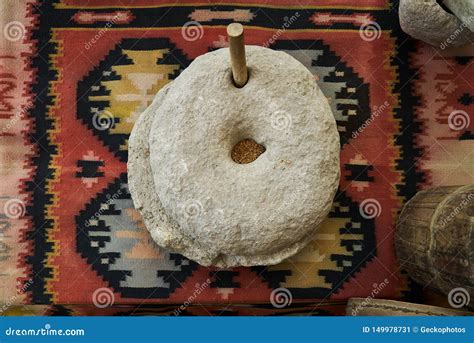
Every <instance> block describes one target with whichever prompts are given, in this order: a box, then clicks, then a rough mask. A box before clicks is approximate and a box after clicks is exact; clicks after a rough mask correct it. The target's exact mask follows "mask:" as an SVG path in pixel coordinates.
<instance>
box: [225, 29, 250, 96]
mask: <svg viewBox="0 0 474 343" xmlns="http://www.w3.org/2000/svg"><path fill="white" fill-rule="evenodd" d="M227 36H228V37H229V50H230V62H231V65H232V77H233V79H234V83H235V85H236V86H237V87H239V88H240V87H243V86H245V84H246V83H247V80H248V71H247V61H246V59H245V44H244V27H243V26H242V24H239V23H232V24H230V25H229V26H227Z"/></svg>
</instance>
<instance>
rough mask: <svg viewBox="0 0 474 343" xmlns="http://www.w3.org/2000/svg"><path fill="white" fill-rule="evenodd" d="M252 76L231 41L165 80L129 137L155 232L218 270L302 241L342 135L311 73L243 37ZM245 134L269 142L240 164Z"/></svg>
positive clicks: (282, 252) (321, 204)
mask: <svg viewBox="0 0 474 343" xmlns="http://www.w3.org/2000/svg"><path fill="white" fill-rule="evenodd" d="M246 54H247V65H248V67H249V72H250V73H249V80H248V82H247V84H246V85H245V86H244V87H243V88H237V87H235V86H234V85H233V83H232V80H231V71H230V65H229V51H228V49H220V50H217V51H214V52H211V53H208V54H205V55H203V56H201V57H199V58H197V59H196V60H195V61H194V62H193V63H192V64H191V65H190V66H189V67H188V68H187V69H186V70H184V71H183V72H182V73H181V75H180V76H179V77H178V78H177V79H176V80H174V81H173V82H172V83H171V84H168V85H167V86H166V87H164V88H163V89H162V90H161V91H160V92H159V93H158V94H157V96H156V98H155V100H154V101H153V103H152V105H151V106H150V107H149V108H148V109H147V110H146V111H145V112H144V113H143V114H142V115H141V116H140V118H139V120H138V121H137V123H136V124H135V127H134V129H133V132H132V134H131V136H130V140H129V162H128V171H129V185H130V191H131V194H132V198H133V201H134V204H135V207H136V208H137V209H138V210H139V211H140V212H141V213H142V215H143V218H144V221H145V224H146V226H147V228H148V230H149V231H150V232H151V235H152V237H153V239H154V240H155V241H156V242H157V243H158V244H159V245H160V246H163V247H166V248H169V249H170V250H173V251H175V252H178V253H181V254H183V255H184V256H186V257H188V258H190V259H192V260H194V261H197V262H198V263H200V264H202V265H216V266H220V267H233V266H239V265H244V266H251V265H267V264H276V263H278V262H280V261H281V260H283V259H285V258H287V257H289V256H291V255H293V254H295V253H296V252H298V251H299V250H301V249H302V248H303V247H304V246H305V245H306V244H307V243H308V242H309V241H310V240H311V239H312V238H313V235H314V233H315V232H316V231H317V229H318V226H319V225H320V223H321V222H322V221H323V220H324V218H325V217H326V216H327V214H328V212H329V210H330V208H331V205H332V201H333V197H334V194H335V192H336V190H337V187H338V182H339V135H338V132H337V129H336V123H335V120H334V117H333V115H332V112H331V110H330V107H329V104H328V102H327V100H326V98H325V97H324V95H323V94H322V92H321V90H320V89H319V87H318V86H317V85H316V83H315V82H314V78H313V76H312V74H311V73H310V72H309V71H308V70H307V69H306V68H305V67H304V66H303V65H302V64H301V63H300V62H298V61H297V60H295V59H294V58H293V57H291V56H290V55H288V54H286V53H283V52H277V51H272V50H270V49H266V48H261V47H256V46H247V47H246ZM246 138H250V139H253V140H255V142H257V143H258V144H261V145H263V146H264V147H265V151H264V152H263V153H262V154H261V155H260V156H258V158H257V159H256V160H255V161H253V162H251V163H248V164H238V163H236V162H234V161H233V160H232V158H231V151H232V149H233V147H234V146H235V144H237V143H238V142H239V141H241V140H243V139H246Z"/></svg>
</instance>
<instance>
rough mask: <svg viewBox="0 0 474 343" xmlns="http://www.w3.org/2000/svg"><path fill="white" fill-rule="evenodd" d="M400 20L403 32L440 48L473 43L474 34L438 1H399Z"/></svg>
mask: <svg viewBox="0 0 474 343" xmlns="http://www.w3.org/2000/svg"><path fill="white" fill-rule="evenodd" d="M399 16H400V25H401V27H402V29H403V31H405V32H406V33H407V34H409V35H410V36H412V37H413V38H416V39H420V40H422V41H424V42H426V43H428V44H431V45H433V46H436V47H438V48H442V49H445V48H447V47H460V46H463V45H467V44H470V43H471V42H474V32H472V31H470V30H469V28H468V27H467V26H466V24H464V23H463V22H462V21H461V20H460V19H459V18H457V17H456V16H455V15H453V14H451V13H448V12H447V11H445V10H444V9H443V8H442V7H441V6H440V5H439V4H438V3H437V1H436V0H400V7H399Z"/></svg>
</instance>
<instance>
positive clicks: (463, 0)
mask: <svg viewBox="0 0 474 343" xmlns="http://www.w3.org/2000/svg"><path fill="white" fill-rule="evenodd" d="M443 3H444V4H445V5H446V7H448V8H449V9H450V10H451V11H452V12H453V13H454V14H455V15H456V17H458V18H459V19H461V21H462V22H463V23H464V25H466V26H467V27H468V28H469V30H471V31H473V32H474V1H472V0H444V2H443Z"/></svg>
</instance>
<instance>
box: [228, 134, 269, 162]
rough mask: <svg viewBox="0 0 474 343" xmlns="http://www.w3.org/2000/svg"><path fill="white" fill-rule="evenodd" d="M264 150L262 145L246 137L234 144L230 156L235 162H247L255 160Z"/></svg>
mask: <svg viewBox="0 0 474 343" xmlns="http://www.w3.org/2000/svg"><path fill="white" fill-rule="evenodd" d="M265 150H266V149H265V147H264V146H263V145H261V144H258V143H257V142H255V141H254V140H253V139H250V138H246V139H244V140H241V141H240V142H238V143H237V144H236V145H234V147H233V148H232V152H231V154H230V156H231V157H232V160H234V162H235V163H238V164H247V163H251V162H253V161H255V160H256V159H257V158H258V156H260V155H261V154H263V153H264V152H265Z"/></svg>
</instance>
